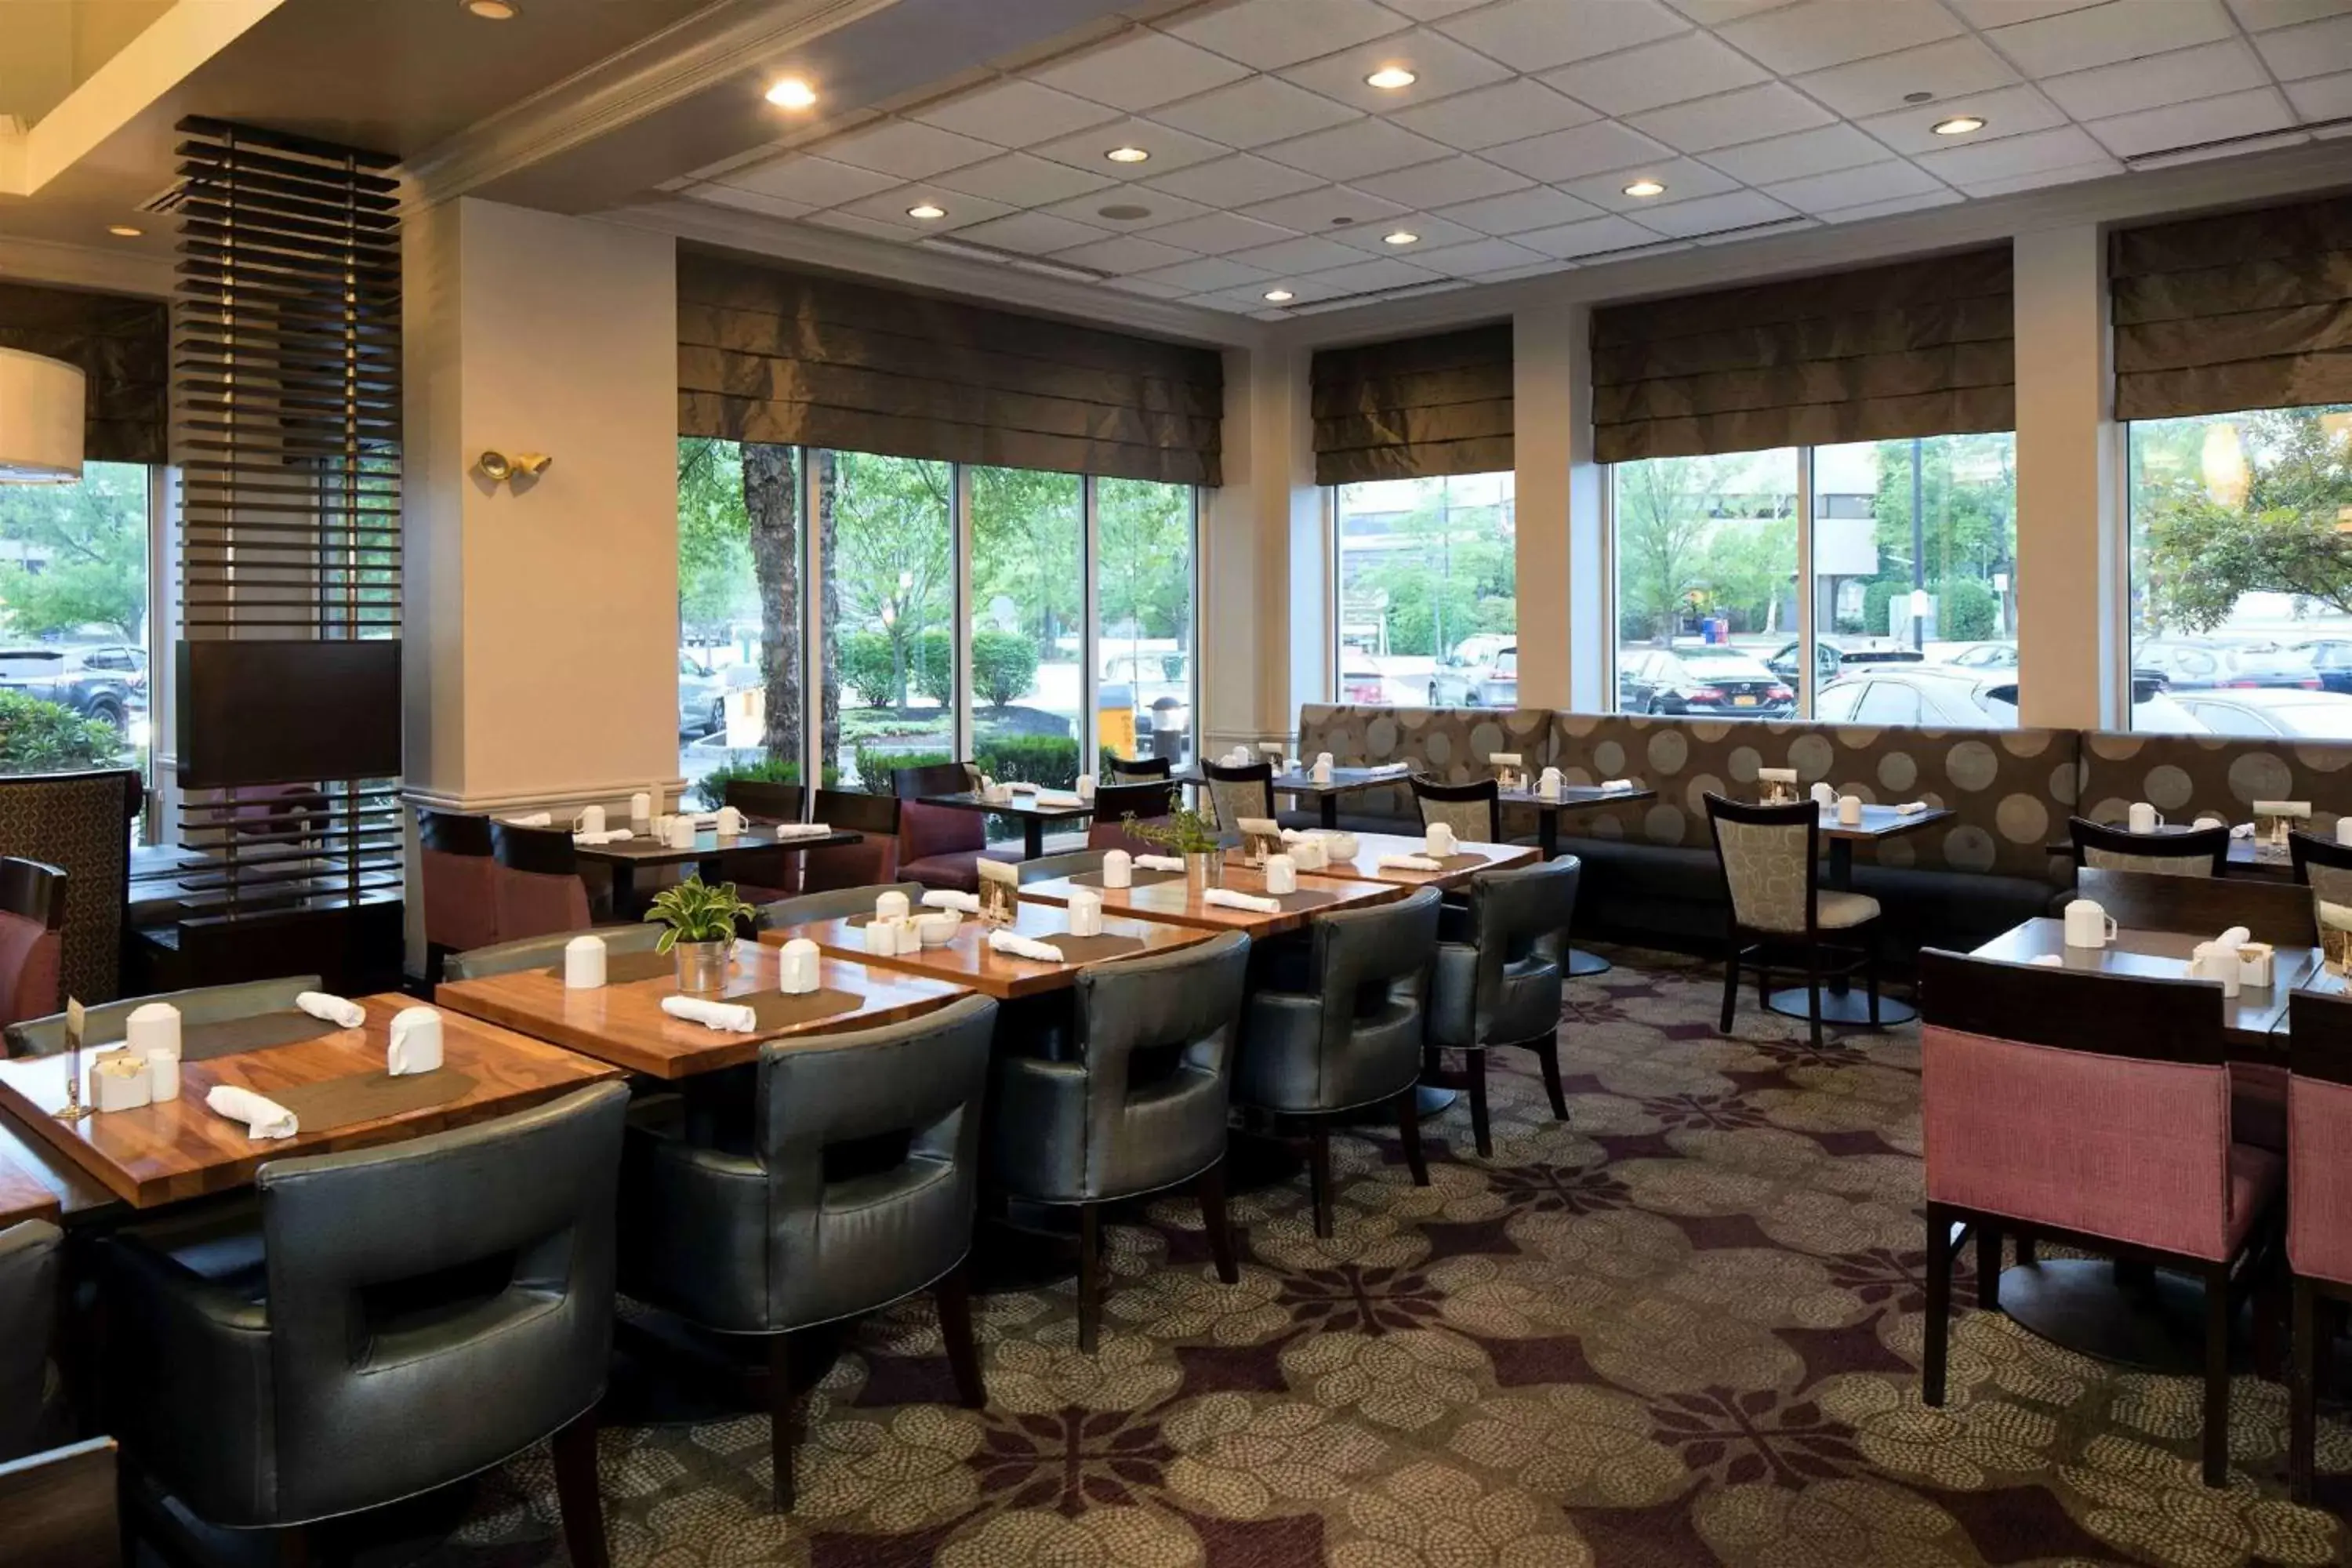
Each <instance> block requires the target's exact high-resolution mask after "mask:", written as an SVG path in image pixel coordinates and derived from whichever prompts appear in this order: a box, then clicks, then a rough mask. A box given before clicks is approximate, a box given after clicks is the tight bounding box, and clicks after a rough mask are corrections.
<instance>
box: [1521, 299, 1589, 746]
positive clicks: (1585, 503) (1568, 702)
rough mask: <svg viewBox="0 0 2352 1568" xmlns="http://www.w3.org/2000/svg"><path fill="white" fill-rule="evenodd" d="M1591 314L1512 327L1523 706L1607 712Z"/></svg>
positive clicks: (1553, 315) (1582, 311)
mask: <svg viewBox="0 0 2352 1568" xmlns="http://www.w3.org/2000/svg"><path fill="white" fill-rule="evenodd" d="M1591 325H1592V312H1591V309H1590V308H1589V307H1587V306H1583V305H1564V306H1548V307H1545V308H1543V309H1541V310H1529V311H1523V312H1521V313H1520V314H1519V315H1518V316H1517V318H1516V319H1515V321H1513V323H1512V351H1511V353H1512V365H1513V374H1512V382H1513V389H1512V417H1511V423H1512V432H1513V433H1512V446H1513V447H1514V450H1515V452H1516V454H1517V457H1516V464H1517V567H1518V589H1519V609H1518V613H1519V705H1520V706H1521V707H1524V708H1572V709H1576V710H1580V711H1582V712H1587V713H1591V712H1598V711H1599V710H1601V707H1602V706H1603V704H1604V700H1605V680H1606V677H1607V672H1608V668H1609V650H1610V630H1609V624H1608V623H1609V614H1608V606H1609V591H1608V581H1607V571H1608V567H1607V563H1608V552H1607V550H1606V548H1605V546H1604V541H1603V540H1602V537H1601V533H1602V524H1601V477H1602V476H1601V470H1600V468H1598V467H1597V466H1596V465H1595V464H1594V463H1593V461H1592V419H1591V388H1592V354H1591Z"/></svg>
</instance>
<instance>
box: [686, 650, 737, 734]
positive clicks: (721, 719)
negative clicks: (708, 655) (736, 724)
mask: <svg viewBox="0 0 2352 1568" xmlns="http://www.w3.org/2000/svg"><path fill="white" fill-rule="evenodd" d="M725 728H727V681H726V679H725V678H723V677H722V676H720V675H719V672H718V671H717V670H715V669H712V668H710V667H709V665H707V664H705V663H703V662H702V661H701V660H700V659H698V658H695V657H694V656H693V655H692V654H690V653H686V652H683V651H681V652H680V653H679V654H678V656H677V734H678V739H680V740H682V741H690V740H692V739H694V738H695V737H696V736H698V735H709V734H714V733H716V732H718V731H721V730H724V729H725Z"/></svg>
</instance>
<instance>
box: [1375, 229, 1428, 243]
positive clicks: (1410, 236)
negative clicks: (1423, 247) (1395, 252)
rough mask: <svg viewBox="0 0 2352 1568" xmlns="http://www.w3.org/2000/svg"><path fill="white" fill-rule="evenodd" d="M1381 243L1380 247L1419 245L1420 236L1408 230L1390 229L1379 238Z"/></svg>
mask: <svg viewBox="0 0 2352 1568" xmlns="http://www.w3.org/2000/svg"><path fill="white" fill-rule="evenodd" d="M1420 243H1421V236H1419V235H1417V234H1415V233H1413V232H1412V230H1411V229H1409V228H1399V229H1391V230H1390V231H1389V232H1388V233H1386V234H1384V235H1382V236H1381V244H1382V245H1419V244H1420Z"/></svg>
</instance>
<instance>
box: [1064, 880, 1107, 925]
mask: <svg viewBox="0 0 2352 1568" xmlns="http://www.w3.org/2000/svg"><path fill="white" fill-rule="evenodd" d="M1070 934H1071V935H1072V936H1100V935H1102V898H1101V896H1100V895H1099V894H1096V893H1090V892H1088V891H1087V889H1084V888H1073V889H1070Z"/></svg>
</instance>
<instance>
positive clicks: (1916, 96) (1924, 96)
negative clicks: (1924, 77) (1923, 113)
mask: <svg viewBox="0 0 2352 1568" xmlns="http://www.w3.org/2000/svg"><path fill="white" fill-rule="evenodd" d="M1935 97H1936V95H1935V94H1934V93H1932V92H1906V93H1905V94H1904V95H1903V101H1904V102H1906V103H1931V102H1933V101H1934V100H1935Z"/></svg>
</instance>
